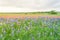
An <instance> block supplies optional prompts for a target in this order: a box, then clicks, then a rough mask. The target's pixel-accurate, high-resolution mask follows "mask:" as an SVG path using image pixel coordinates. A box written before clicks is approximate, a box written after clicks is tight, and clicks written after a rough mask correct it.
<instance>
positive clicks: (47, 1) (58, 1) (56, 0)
mask: <svg viewBox="0 0 60 40" xmlns="http://www.w3.org/2000/svg"><path fill="white" fill-rule="evenodd" d="M1 7H4V8H5V9H6V8H7V7H9V8H10V10H12V8H13V7H14V8H15V9H16V8H17V9H18V8H24V9H26V8H27V9H28V10H29V9H30V10H52V9H55V10H59V9H60V0H0V8H1Z"/></svg>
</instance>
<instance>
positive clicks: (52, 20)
mask: <svg viewBox="0 0 60 40" xmlns="http://www.w3.org/2000/svg"><path fill="white" fill-rule="evenodd" d="M30 16H31V17H30ZM37 16H38V17H37ZM45 16H46V17H45ZM49 16H50V17H49ZM57 16H58V17H57ZM36 17H37V18H36ZM0 40H60V16H59V15H55V14H54V15H48V14H4V13H3V14H0Z"/></svg>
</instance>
